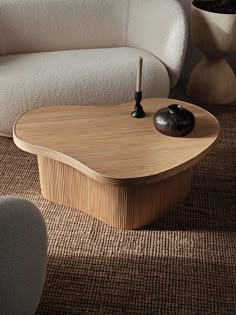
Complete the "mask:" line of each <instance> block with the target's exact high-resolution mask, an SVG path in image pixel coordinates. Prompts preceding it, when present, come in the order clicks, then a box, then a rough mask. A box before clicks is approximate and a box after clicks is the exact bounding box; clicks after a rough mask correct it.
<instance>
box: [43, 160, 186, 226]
mask: <svg viewBox="0 0 236 315" xmlns="http://www.w3.org/2000/svg"><path fill="white" fill-rule="evenodd" d="M38 165H39V175H40V185H41V191H42V195H43V196H44V198H46V199H47V200H50V201H53V202H56V203H59V204H62V205H65V206H69V207H72V208H76V209H79V210H81V211H83V212H85V213H87V214H89V215H91V216H93V217H95V218H97V219H99V220H100V221H103V222H105V223H106V224H109V225H111V226H113V227H115V228H119V229H125V230H126V229H136V228H138V227H141V226H143V225H146V224H148V223H151V222H153V221H155V220H156V219H158V218H160V217H161V216H162V215H163V214H165V213H167V212H168V211H169V210H170V209H172V208H174V207H176V206H178V205H179V204H180V203H181V202H182V201H183V200H184V199H185V198H186V196H187V194H188V193H189V191H190V188H191V174H192V169H191V168H190V169H188V170H186V171H184V172H181V173H179V174H178V175H175V176H172V177H170V178H168V179H166V180H163V181H160V182H156V183H151V184H138V185H129V186H126V185H124V186H113V185H109V184H102V183H100V182H97V181H95V180H94V179H92V178H89V177H88V176H86V175H84V174H83V173H81V172H80V171H78V170H75V169H74V168H73V167H71V166H68V165H66V164H64V163H61V162H58V161H56V160H53V159H49V158H46V157H40V156H39V157H38Z"/></svg>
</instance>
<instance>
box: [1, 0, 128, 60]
mask: <svg viewBox="0 0 236 315" xmlns="http://www.w3.org/2000/svg"><path fill="white" fill-rule="evenodd" d="M128 2H129V0H0V54H1V55H5V54H15V53H32V52H40V51H52V50H66V49H83V48H100V47H116V46H124V44H125V41H126V29H127V21H128V5H129V3H128Z"/></svg>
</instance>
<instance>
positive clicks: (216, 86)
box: [186, 0, 236, 104]
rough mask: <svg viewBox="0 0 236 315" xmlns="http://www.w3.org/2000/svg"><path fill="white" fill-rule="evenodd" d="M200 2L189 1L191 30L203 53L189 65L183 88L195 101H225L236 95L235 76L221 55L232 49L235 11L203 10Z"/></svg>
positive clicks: (235, 35)
mask: <svg viewBox="0 0 236 315" xmlns="http://www.w3.org/2000/svg"><path fill="white" fill-rule="evenodd" d="M201 3H203V2H202V1H199V0H194V1H193V2H192V7H191V33H192V40H193V43H194V44H195V46H196V47H197V48H198V49H199V50H200V51H201V52H202V53H203V54H204V55H205V57H204V58H203V59H202V60H201V61H200V62H199V63H198V64H197V65H196V66H195V68H194V69H193V71H192V73H191V76H190V78H189V81H188V85H187V91H186V92H187V95H188V96H189V97H190V98H191V99H192V100H194V101H196V102H201V103H205V104H228V103H231V102H233V101H234V100H235V99H236V77H235V74H234V72H233V70H232V69H231V67H230V66H229V64H228V63H227V62H226V61H225V59H224V57H225V56H226V55H227V54H230V53H233V52H236V14H233V13H232V14H229V13H227V14H226V13H214V12H210V11H206V10H205V9H202V8H201Z"/></svg>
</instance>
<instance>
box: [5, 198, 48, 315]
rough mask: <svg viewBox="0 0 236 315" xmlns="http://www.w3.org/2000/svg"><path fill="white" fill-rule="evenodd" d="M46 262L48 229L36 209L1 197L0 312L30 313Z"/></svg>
mask: <svg viewBox="0 0 236 315" xmlns="http://www.w3.org/2000/svg"><path fill="white" fill-rule="evenodd" d="M46 265H47V231H46V225H45V222H44V219H43V218H42V215H41V213H40V211H39V210H38V208H37V207H36V206H34V205H33V204H32V203H31V202H29V201H26V200H24V199H21V198H18V197H10V196H5V197H0V314H1V315H33V314H34V313H35V311H36V309H37V306H38V303H39V301H40V298H41V294H42V290H43V286H44V281H45V276H46Z"/></svg>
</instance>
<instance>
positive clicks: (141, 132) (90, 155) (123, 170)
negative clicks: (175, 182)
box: [13, 99, 220, 185]
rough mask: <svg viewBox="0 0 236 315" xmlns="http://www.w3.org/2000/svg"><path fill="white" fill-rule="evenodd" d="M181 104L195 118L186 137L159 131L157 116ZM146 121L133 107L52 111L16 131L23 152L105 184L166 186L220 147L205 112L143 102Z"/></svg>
mask: <svg viewBox="0 0 236 315" xmlns="http://www.w3.org/2000/svg"><path fill="white" fill-rule="evenodd" d="M173 103H178V104H181V105H182V106H183V107H184V108H186V109H189V110H190V111H192V112H193V114H194V116H195V127H194V129H193V131H192V132H191V133H189V134H188V135H186V136H184V137H169V136H165V135H162V134H160V133H159V132H158V131H156V129H155V127H154V124H153V115H154V113H155V112H156V111H157V110H158V109H160V108H161V107H166V106H168V105H170V104H173ZM142 105H143V108H144V110H145V112H146V117H145V118H140V119H135V118H132V117H131V115H130V113H131V111H132V110H133V108H134V102H130V103H126V104H121V105H103V106H49V107H39V108H36V109H33V110H31V111H29V112H26V113H25V114H23V115H22V116H20V117H19V119H18V120H17V121H16V123H15V125H14V131H13V138H14V141H15V144H16V145H17V146H18V147H19V148H20V149H22V150H24V151H27V152H30V153H33V154H36V155H39V156H44V157H48V158H52V159H55V160H57V161H60V162H62V163H65V164H67V165H69V166H71V167H73V168H75V169H77V170H79V171H80V172H82V173H84V174H85V175H87V176H89V177H90V178H93V179H94V180H96V181H99V182H101V183H104V184H112V185H119V184H129V183H132V184H138V183H150V182H155V181H161V180H164V179H166V178H168V177H171V176H174V175H176V174H178V173H180V172H182V171H184V170H186V169H188V168H190V167H192V166H193V165H194V164H196V163H197V162H198V161H199V160H200V159H202V158H203V157H204V156H205V155H206V154H207V153H208V152H209V151H210V149H211V148H212V147H213V145H214V144H215V143H216V140H217V138H218V135H219V131H220V127H219V123H218V121H217V120H216V118H215V117H214V116H213V115H211V114H210V113H209V112H207V111H206V110H204V109H202V108H200V107H198V106H195V105H192V104H189V103H186V102H182V101H177V100H172V99H144V100H143V101H142Z"/></svg>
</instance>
